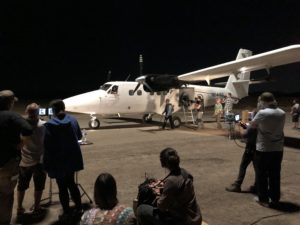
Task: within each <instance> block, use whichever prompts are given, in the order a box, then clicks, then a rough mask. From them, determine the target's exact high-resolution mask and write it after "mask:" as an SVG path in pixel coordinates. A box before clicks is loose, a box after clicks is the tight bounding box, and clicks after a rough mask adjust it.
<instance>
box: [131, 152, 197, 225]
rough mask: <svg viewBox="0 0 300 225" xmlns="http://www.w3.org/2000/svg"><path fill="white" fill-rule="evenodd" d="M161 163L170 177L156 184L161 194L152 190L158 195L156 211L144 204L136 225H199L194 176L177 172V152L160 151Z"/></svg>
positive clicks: (139, 210) (184, 172)
mask: <svg viewBox="0 0 300 225" xmlns="http://www.w3.org/2000/svg"><path fill="white" fill-rule="evenodd" d="M160 162H161V166H162V167H163V168H167V169H168V170H169V171H170V173H169V174H168V175H167V177H165V178H164V179H163V180H162V181H158V182H157V184H160V185H162V184H163V189H162V191H160V190H157V189H155V188H154V187H153V188H154V192H155V193H156V194H157V207H153V206H151V205H147V204H141V205H140V206H138V208H137V220H138V224H139V225H200V224H201V222H202V216H201V212H200V207H199V205H198V203H197V200H196V195H195V192H194V186H193V176H192V175H191V174H189V173H188V172H187V171H186V170H185V169H183V168H180V166H179V163H180V158H179V156H178V154H177V151H176V150H174V149H172V148H166V149H164V150H162V151H161V153H160ZM153 186H156V185H155V184H154V185H153ZM158 189H160V187H158Z"/></svg>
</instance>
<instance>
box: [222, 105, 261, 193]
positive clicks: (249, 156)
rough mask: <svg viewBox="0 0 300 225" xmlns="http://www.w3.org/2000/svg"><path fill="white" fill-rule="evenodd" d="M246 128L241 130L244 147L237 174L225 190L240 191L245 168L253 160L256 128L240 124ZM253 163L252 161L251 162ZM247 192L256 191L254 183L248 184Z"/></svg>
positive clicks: (254, 112)
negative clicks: (244, 140)
mask: <svg viewBox="0 0 300 225" xmlns="http://www.w3.org/2000/svg"><path fill="white" fill-rule="evenodd" d="M255 114H256V110H253V115H254V116H255ZM241 126H244V128H245V129H246V130H245V131H244V132H243V131H242V132H241V133H242V137H243V138H245V139H246V147H245V150H244V153H243V156H242V159H241V163H240V167H239V174H238V176H237V178H236V180H235V181H234V183H232V184H231V185H230V186H229V187H226V188H225V189H226V191H229V192H241V186H242V183H243V181H244V178H245V175H246V170H247V167H248V166H249V164H250V163H251V162H252V163H253V162H254V153H255V150H256V137H257V129H256V128H253V127H251V126H247V124H241ZM253 164H254V163H253ZM248 191H249V192H251V193H255V192H256V183H255V182H254V184H253V185H251V186H250V188H249V190H248Z"/></svg>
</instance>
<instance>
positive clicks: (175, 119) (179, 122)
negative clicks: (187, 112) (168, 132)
mask: <svg viewBox="0 0 300 225" xmlns="http://www.w3.org/2000/svg"><path fill="white" fill-rule="evenodd" d="M173 123H174V127H175V128H178V127H180V125H181V119H180V118H179V117H178V116H174V117H173Z"/></svg>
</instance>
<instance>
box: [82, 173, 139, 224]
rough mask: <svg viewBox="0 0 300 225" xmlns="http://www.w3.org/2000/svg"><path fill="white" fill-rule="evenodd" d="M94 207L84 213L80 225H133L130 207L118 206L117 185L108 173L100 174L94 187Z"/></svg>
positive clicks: (133, 219)
mask: <svg viewBox="0 0 300 225" xmlns="http://www.w3.org/2000/svg"><path fill="white" fill-rule="evenodd" d="M94 199H95V203H96V207H94V208H92V209H90V210H88V211H86V212H84V214H83V215H82V217H81V222H80V224H81V225H134V224H136V218H135V216H134V213H133V209H132V208H131V207H127V206H125V205H122V204H119V200H118V198H117V184H116V180H115V178H114V177H113V176H112V175H111V174H109V173H101V174H100V175H99V176H98V177H97V179H96V182H95V185H94Z"/></svg>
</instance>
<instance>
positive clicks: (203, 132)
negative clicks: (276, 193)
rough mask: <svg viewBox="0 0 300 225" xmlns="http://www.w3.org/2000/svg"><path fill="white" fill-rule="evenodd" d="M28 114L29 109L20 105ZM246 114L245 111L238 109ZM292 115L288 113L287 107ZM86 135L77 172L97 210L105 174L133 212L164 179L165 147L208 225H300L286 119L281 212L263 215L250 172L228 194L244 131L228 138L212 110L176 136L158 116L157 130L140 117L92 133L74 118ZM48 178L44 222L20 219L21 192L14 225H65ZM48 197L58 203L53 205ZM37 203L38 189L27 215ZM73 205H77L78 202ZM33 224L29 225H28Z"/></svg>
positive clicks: (297, 157) (295, 135)
mask: <svg viewBox="0 0 300 225" xmlns="http://www.w3.org/2000/svg"><path fill="white" fill-rule="evenodd" d="M16 108H17V110H19V112H20V113H22V112H23V111H22V110H23V109H24V108H25V106H24V105H18V106H17V107H16ZM242 109H244V106H243V104H241V105H238V106H237V107H236V110H242ZM284 109H285V110H286V111H287V112H288V109H289V107H286V108H284ZM74 115H75V117H76V118H77V119H78V121H79V124H80V126H81V128H85V129H86V132H87V136H86V137H87V141H88V143H89V144H87V145H81V147H82V154H83V158H84V167H85V168H84V170H82V171H80V172H79V173H78V183H79V184H80V190H81V193H82V201H83V203H85V206H86V207H89V206H91V204H90V200H89V198H91V199H93V186H94V182H95V180H96V178H97V176H98V175H99V174H100V173H102V172H109V173H111V174H112V175H113V176H114V177H115V178H116V180H117V186H118V199H119V201H120V203H122V204H126V205H128V206H132V203H133V199H135V198H136V196H137V187H138V185H139V184H140V183H142V182H143V181H144V179H145V176H151V177H156V178H163V177H164V176H165V175H166V173H167V171H165V170H164V169H163V168H161V166H160V162H159V153H160V151H161V150H162V149H164V148H166V147H172V148H174V149H176V150H177V151H178V153H179V156H180V158H181V166H182V167H183V168H185V169H187V170H188V171H189V172H190V173H191V174H192V175H193V176H194V187H195V192H196V196H197V200H198V202H199V204H200V208H201V211H202V216H203V220H204V221H205V222H206V223H208V224H209V225H254V224H257V225H298V224H300V213H299V212H300V192H299V190H300V189H299V184H300V179H299V178H300V170H299V162H300V154H299V153H300V152H299V148H300V144H299V137H300V130H296V129H292V122H291V118H290V115H289V114H288V113H287V118H286V125H285V136H286V140H288V141H287V142H286V146H285V149H284V158H283V162H282V172H281V192H282V197H281V207H280V208H278V209H271V208H265V207H262V206H261V205H259V204H257V203H256V202H255V201H254V197H255V195H253V194H251V193H249V192H246V191H245V190H246V189H247V188H248V187H249V186H250V185H252V184H253V182H254V170H253V166H252V165H250V166H249V168H248V170H247V174H246V177H245V180H244V183H243V186H242V190H243V191H242V193H232V192H227V191H225V187H227V186H229V185H230V184H231V183H232V182H233V181H234V180H235V178H236V176H237V174H238V169H239V164H240V161H241V156H242V154H243V151H244V146H245V144H244V143H243V142H242V141H241V139H240V138H239V135H238V133H239V129H240V128H239V126H238V125H236V126H235V132H234V134H233V135H231V138H229V133H228V129H227V124H225V123H223V129H221V130H218V129H217V128H216V127H217V126H216V123H215V122H214V120H213V118H212V116H211V115H212V112H211V111H206V112H205V116H204V121H205V123H204V125H205V127H204V129H196V127H195V126H194V125H191V124H185V125H183V126H181V127H180V128H177V129H174V130H171V129H168V128H167V129H166V130H162V129H160V125H161V123H160V117H158V116H156V117H154V123H153V124H142V123H141V120H140V118H141V116H137V117H132V116H131V117H130V118H127V119H119V118H106V119H103V120H101V128H100V129H98V130H90V129H88V125H87V123H88V120H89V116H87V115H82V114H74ZM49 187H50V179H49V178H47V181H46V188H45V191H44V194H43V199H44V200H43V201H42V203H43V204H44V207H45V208H46V211H45V214H44V215H43V217H41V218H39V219H38V220H30V219H29V220H23V222H22V223H20V222H18V221H17V220H16V206H17V204H16V191H15V204H14V211H13V223H12V224H43V225H44V224H59V223H58V215H59V214H61V205H60V204H59V201H58V195H57V185H56V183H55V181H52V194H51V195H50V193H49ZM49 197H51V198H52V200H51V202H49ZM32 204H33V184H32V182H31V184H30V188H29V189H28V191H27V192H26V195H25V200H24V207H25V209H26V210H27V211H28V210H29V209H30V207H31V206H32ZM70 204H73V203H72V202H71V203H70ZM26 221H27V222H26Z"/></svg>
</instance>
